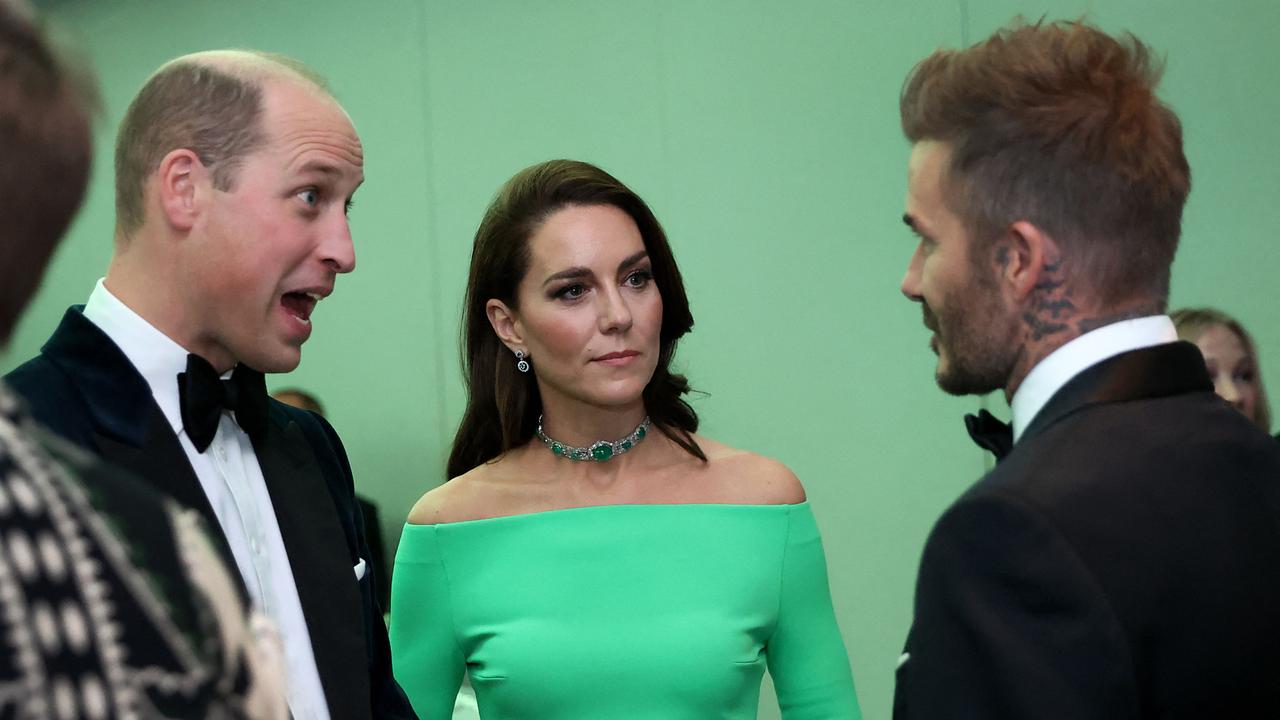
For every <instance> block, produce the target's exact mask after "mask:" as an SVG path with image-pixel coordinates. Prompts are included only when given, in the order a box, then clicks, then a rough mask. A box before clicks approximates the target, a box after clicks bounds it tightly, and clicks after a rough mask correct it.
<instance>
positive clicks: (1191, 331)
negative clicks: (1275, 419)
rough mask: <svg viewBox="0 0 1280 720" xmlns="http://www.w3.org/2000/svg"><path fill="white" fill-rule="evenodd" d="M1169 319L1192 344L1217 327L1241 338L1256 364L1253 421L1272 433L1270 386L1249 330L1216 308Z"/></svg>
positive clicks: (1184, 312)
mask: <svg viewBox="0 0 1280 720" xmlns="http://www.w3.org/2000/svg"><path fill="white" fill-rule="evenodd" d="M1169 317H1171V318H1173V325H1174V327H1176V328H1177V329H1178V337H1179V338H1181V339H1183V340H1187V341H1189V342H1195V341H1196V340H1197V339H1198V338H1199V337H1200V335H1202V334H1203V333H1204V331H1205V330H1208V329H1209V328H1211V327H1214V326H1215V325H1221V326H1222V327H1225V328H1226V329H1228V330H1230V331H1231V332H1232V333H1235V336H1236V337H1238V338H1240V344H1242V345H1244V351H1245V353H1247V354H1248V355H1249V360H1250V361H1251V362H1252V363H1253V368H1254V369H1253V372H1254V385H1255V386H1257V388H1258V402H1257V405H1256V409H1255V410H1254V411H1253V417H1252V418H1250V419H1251V420H1253V422H1254V423H1255V424H1257V425H1258V426H1259V427H1261V428H1262V429H1263V430H1266V431H1267V432H1271V405H1270V403H1269V402H1268V400H1267V387H1266V385H1265V384H1264V383H1263V382H1262V371H1261V366H1260V365H1259V363H1258V349H1257V346H1255V345H1254V344H1253V337H1252V336H1251V335H1249V331H1247V330H1245V329H1244V326H1243V325H1241V324H1240V321H1239V320H1236V319H1235V318H1233V317H1231V316H1230V315H1228V314H1226V313H1224V312H1222V311H1221V310H1217V309H1214V308H1208V307H1199V308H1182V309H1181V310H1175V311H1173V312H1171V313H1169Z"/></svg>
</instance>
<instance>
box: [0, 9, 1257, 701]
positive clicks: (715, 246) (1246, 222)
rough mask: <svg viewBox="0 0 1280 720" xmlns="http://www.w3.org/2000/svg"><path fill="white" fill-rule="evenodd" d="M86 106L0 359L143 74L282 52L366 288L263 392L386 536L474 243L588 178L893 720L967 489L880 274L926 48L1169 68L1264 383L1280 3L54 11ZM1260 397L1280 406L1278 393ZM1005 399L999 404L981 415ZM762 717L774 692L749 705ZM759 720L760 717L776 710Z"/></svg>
mask: <svg viewBox="0 0 1280 720" xmlns="http://www.w3.org/2000/svg"><path fill="white" fill-rule="evenodd" d="M47 9H48V11H49V12H50V13H51V15H52V17H53V19H54V20H55V21H56V22H57V23H58V24H60V25H61V26H63V27H64V28H65V29H66V30H68V31H69V32H70V33H71V34H72V36H73V37H74V38H75V39H76V42H78V44H80V45H81V46H82V47H83V48H85V50H86V52H87V54H88V55H89V57H90V58H91V59H92V61H93V63H94V65H95V66H96V68H97V70H98V72H99V74H100V75H101V76H102V81H103V84H104V86H105V94H106V117H105V118H104V120H103V123H102V127H101V134H100V137H101V148H100V154H99V157H100V162H99V165H98V167H97V169H96V174H95V182H94V185H93V188H92V190H91V195H90V198H89V201H88V205H87V207H86V208H85V211H84V212H83V213H82V215H81V217H80V220H79V221H78V223H77V224H76V226H75V228H74V229H73V232H72V233H71V237H70V238H69V240H68V241H67V243H66V244H65V246H64V247H63V249H62V251H61V252H60V253H59V255H58V257H57V259H56V262H55V264H54V266H53V268H52V270H51V271H50V274H49V276H48V278H47V280H46V282H45V286H44V289H43V291H42V292H41V294H40V296H39V297H38V298H37V300H36V301H35V304H34V307H33V308H32V310H31V313H30V315H29V316H28V318H27V321H26V322H25V323H24V324H23V325H22V327H21V328H20V330H19V332H18V334H17V336H16V338H15V342H14V345H13V348H12V349H11V351H10V354H9V356H8V357H7V358H6V359H5V362H4V364H3V369H8V368H9V367H12V366H13V365H14V364H16V363H17V362H18V361H20V360H21V359H24V358H25V357H27V356H29V355H31V354H33V353H34V352H36V350H37V349H38V347H39V345H40V343H41V342H42V341H43V339H44V338H45V336H46V335H47V334H48V332H49V331H50V329H51V328H52V326H53V325H54V324H55V322H56V321H57V318H58V317H59V316H60V314H61V312H62V310H63V308H64V307H65V306H66V305H68V304H71V303H73V302H82V301H83V300H84V298H85V297H86V296H87V294H88V292H89V290H90V288H91V286H92V283H93V281H94V279H96V278H97V277H98V276H99V275H100V274H101V273H102V271H103V269H104V268H105V265H106V261H107V258H108V257H109V253H110V228H111V224H112V210H111V204H112V194H111V182H110V153H109V145H110V141H111V137H112V134H113V132H112V131H113V129H114V126H115V124H116V122H117V121H118V120H119V118H120V116H121V114H122V113H123V110H124V108H125V106H126V104H127V102H128V100H129V99H130V98H131V96H132V95H133V94H134V92H136V90H137V88H138V87H139V86H140V85H141V83H142V81H143V80H144V79H145V77H146V76H147V74H148V73H149V72H150V71H151V70H152V69H153V68H155V67H156V66H157V65H159V64H160V63H161V62H163V61H164V60H166V59H168V58H170V57H172V56H175V55H178V54H181V53H185V52H190V51H194V50H200V49H207V48H214V47H224V46H238V47H255V48H262V49H268V50H274V51H279V52H284V53H287V54H290V55H294V56H296V57H299V58H300V59H302V60H304V61H306V62H308V63H310V64H311V65H313V66H314V67H315V68H316V69H318V70H319V71H321V72H322V73H324V74H325V75H327V76H328V77H329V78H330V80H331V81H332V85H333V88H334V90H335V92H336V93H337V94H338V96H339V97H340V98H341V100H342V101H343V103H344V104H345V105H346V107H347V109H348V110H349V111H350V113H351V115H352V117H353V118H354V120H355V123H356V125H357V127H358V129H359V130H360V132H361V135H362V136H363V138H364V142H365V148H366V155H367V163H368V164H367V167H366V170H367V173H368V182H367V183H366V185H365V187H364V188H363V189H362V190H361V191H360V194H359V195H358V197H357V207H356V209H355V210H354V213H353V226H354V232H355V234H356V243H357V250H358V254H359V268H358V270H357V272H356V273H355V274H353V275H351V276H348V277H344V278H342V279H341V280H340V281H339V283H338V291H337V294H336V295H335V296H334V297H333V298H331V299H330V300H328V301H326V302H325V303H323V304H322V306H321V307H320V309H319V310H318V311H317V314H316V319H315V322H316V332H315V335H314V338H313V339H312V340H311V342H310V343H309V344H308V345H307V348H306V352H305V353H304V359H303V364H302V366H301V368H299V369H298V370H297V371H296V372H295V373H293V374H292V375H291V376H289V377H281V378H276V379H275V380H274V382H273V386H275V387H279V386H282V385H284V384H290V385H292V384H296V385H301V386H304V387H307V388H310V389H312V390H314V391H315V392H317V393H318V394H319V395H321V396H322V398H323V399H324V401H325V402H326V403H327V404H328V405H329V407H330V414H331V417H332V420H333V422H334V424H335V425H336V427H337V428H338V430H339V432H340V433H341V434H342V437H343V439H344V441H345V442H346V445H347V449H348V452H349V453H350V455H351V460H352V464H353V466H354V468H355V471H356V474H357V483H358V486H359V488H360V489H361V490H362V491H363V492H365V493H367V494H369V495H372V496H373V497H374V498H376V499H377V500H378V501H379V502H380V503H381V505H382V512H383V515H384V522H383V525H384V527H383V530H384V532H385V533H386V534H387V536H388V540H389V542H391V543H392V545H393V546H394V542H395V540H396V538H397V536H398V528H399V524H400V522H401V521H402V519H403V516H404V514H405V512H406V511H407V509H408V507H409V506H410V505H411V504H412V502H413V500H414V499H416V498H417V497H418V496H419V495H420V494H421V493H422V492H423V491H425V490H426V489H428V488H429V487H431V486H433V485H434V484H436V483H437V482H439V481H440V479H441V471H442V466H443V457H444V453H445V451H446V448H447V443H448V441H449V438H450V436H451V433H452V430H453V426H454V423H455V422H456V420H457V418H458V417H459V415H460V414H461V410H462V402H463V397H462V390H461V385H460V382H459V372H458V364H457V351H456V329H457V316H458V310H459V303H460V298H461V294H462V288H463V285H464V282H465V278H466V270H467V259H468V257H469V252H470V241H471V235H472V233H473V232H474V230H475V226H476V224H477V222H478V221H479V218H480V215H481V213H482V211H483V208H484V206H485V205H486V204H487V202H488V200H489V198H490V197H491V195H492V193H493V192H494V190H496V188H497V187H498V185H499V184H501V183H502V181H503V180H505V179H506V178H507V177H508V176H509V175H511V174H512V173H513V172H514V171H516V170H517V169H519V168H521V167H523V166H525V165H528V164H530V163H533V162H536V161H539V160H543V159H547V158H551V157H561V156H563V157H575V158H581V159H586V160H590V161H593V162H596V163H598V164H601V165H602V166H604V167H605V168H606V169H608V170H610V171H612V172H613V173H615V174H616V175H618V176H619V177H620V178H622V179H623V180H624V181H626V182H628V183H629V184H631V185H632V186H633V187H634V188H635V189H637V191H639V192H640V193H641V194H642V195H643V196H644V197H645V198H647V199H648V200H649V201H650V202H651V203H652V205H653V207H654V209H655V211H656V212H657V214H658V217H659V218H660V219H661V220H662V221H663V222H664V224H665V225H666V227H667V230H668V232H669V234H670V236H671V240H672V244H673V245H674V247H675V250H676V253H677V256H678V258H679V260H680V263H681V267H682V270H683V272H684V275H685V278H686V282H687V284H688V287H689V291H690V296H691V300H692V302H693V309H694V313H695V316H696V318H697V328H696V330H695V332H694V334H693V335H692V336H691V337H689V338H688V339H687V340H686V341H685V343H684V344H683V346H682V347H681V351H680V356H679V363H680V365H681V366H682V367H684V368H685V369H686V370H687V371H688V373H689V374H690V376H691V378H692V379H693V381H694V383H695V385H696V386H697V387H698V388H700V389H702V390H705V391H707V392H708V393H710V395H708V396H706V397H703V398H700V399H698V400H697V401H696V406H697V408H698V410H699V411H700V412H701V413H702V415H703V418H704V421H705V425H704V429H705V431H706V433H707V434H709V435H711V436H714V437H717V438H719V439H722V440H724V441H726V442H728V443H730V444H733V445H738V446H742V447H747V448H750V449H753V450H757V451H759V452H762V453H765V454H769V455H772V456H775V457H778V458H780V459H782V460H783V461H785V462H786V463H788V464H789V465H791V466H792V467H793V468H794V469H795V470H796V472H797V473H798V474H799V475H800V477H801V478H802V479H803V480H804V481H805V484H806V485H807V487H808V490H809V494H810V497H811V498H812V500H813V503H814V506H815V510H816V512H817V515H818V518H819V521H820V523H821V525H822V529H823V532H824V534H825V538H826V545H827V549H828V554H829V561H830V567H831V580H832V591H833V594H834V597H835V601H836V605H837V609H838V612H839V616H840V621H841V625H842V627H843V629H844V633H845V639H846V641H847V644H848V646H849V649H850V654H851V656H852V659H853V664H854V670H855V673H856V677H857V681H858V685H859V689H860V691H861V695H862V701H863V706H864V710H865V711H866V714H867V716H868V717H869V718H887V717H888V716H889V712H890V705H891V697H892V683H893V679H892V673H893V667H894V661H895V660H896V658H897V656H898V652H899V649H900V647H901V644H902V640H903V637H904V634H905V632H906V628H907V624H908V623H909V621H910V614H911V610H910V608H911V595H912V584H913V579H914V576H915V570H916V563H917V560H918V556H919V552H920V548H921V545H922V543H923V541H924V538H925V534H926V533H927V532H928V529H929V527H930V525H931V524H932V522H933V520H934V518H935V517H936V516H937V515H938V513H939V512H940V511H941V510H942V509H943V508H944V507H945V505H946V504H947V503H948V502H950V500H951V499H953V498H954V497H955V496H956V495H957V494H959V493H960V492H961V491H962V489H963V488H964V487H965V486H966V485H967V484H968V483H970V482H971V481H972V480H974V479H975V478H976V477H977V476H978V475H979V474H980V472H981V471H982V467H983V458H982V457H981V455H980V454H979V453H978V452H977V451H976V450H974V449H973V448H972V447H971V446H970V445H969V443H968V441H967V439H966V437H965V434H964V431H963V428H962V426H961V423H960V416H961V414H962V413H964V412H965V411H968V410H969V409H971V408H973V407H975V406H976V402H975V401H973V400H957V399H953V398H948V397H946V396H944V395H943V394H942V393H941V392H939V391H938V390H937V389H936V388H935V387H934V386H933V382H932V370H933V357H932V355H931V354H930V353H929V352H928V350H927V348H926V344H925V343H926V339H927V337H926V332H925V331H924V330H923V328H922V327H921V324H920V311H919V309H918V308H917V307H916V306H914V305H912V304H910V303H908V302H906V301H905V300H903V298H902V297H901V295H899V293H898V282H899V280H900V278H901V274H902V271H903V269H904V267H905V263H906V261H907V259H908V256H909V254H910V252H911V250H912V246H913V243H912V240H911V238H910V237H909V235H908V233H907V231H906V230H905V229H904V228H903V227H902V226H901V222H900V220H899V217H900V215H901V208H902V195H903V191H904V187H905V162H906V155H907V146H906V144H905V142H904V141H903V140H902V139H901V136H900V133H899V131H898V126H897V104H896V102H897V93H898V90H899V87H900V85H901V83H902V79H903V77H904V75H905V74H906V72H907V70H908V69H909V68H910V67H911V65H912V64H913V63H914V62H915V61H916V60H918V59H919V58H921V57H923V56H924V55H926V54H927V53H928V52H929V51H931V50H932V49H934V48H935V47H937V46H939V45H956V44H958V43H960V42H961V41H962V39H964V38H969V39H972V40H977V39H980V38H981V37H983V36H985V35H986V34H988V33H989V32H990V31H991V30H992V29H994V28H995V27H997V26H999V25H1000V24H1002V23H1004V22H1005V21H1007V20H1008V19H1009V18H1010V17H1012V16H1013V15H1014V14H1016V13H1018V12H1021V13H1024V14H1026V15H1028V16H1032V17H1038V16H1040V15H1042V14H1045V13H1048V14H1049V15H1050V16H1051V17H1074V16H1077V15H1079V14H1081V13H1082V12H1086V11H1087V12H1090V13H1091V14H1092V17H1093V18H1094V19H1095V20H1097V21H1098V22H1100V23H1101V24H1102V25H1104V26H1105V27H1107V28H1109V29H1120V28H1128V29H1132V30H1134V31H1135V32H1137V33H1138V34H1139V35H1140V36H1141V37H1143V38H1144V39H1146V40H1147V41H1149V42H1151V43H1152V44H1154V45H1155V46H1156V47H1157V48H1158V49H1160V50H1161V51H1165V52H1167V53H1168V55H1169V66H1168V67H1169V69H1168V75H1167V78H1168V79H1167V82H1166V84H1165V96H1166V97H1167V98H1168V99H1169V100H1170V101H1171V102H1172V104H1173V105H1174V106H1175V107H1176V108H1177V110H1178V111H1179V112H1180V113H1181V114H1182V117H1183V119H1184V121H1185V123H1186V128H1187V148H1188V153H1189V155H1190V158H1191V161H1192V165H1193V168H1194V172H1195V185H1196V187H1195V190H1194V192H1193V193H1192V199H1191V203H1190V206H1189V208H1188V211H1187V218H1186V234H1185V238H1184V244H1183V249H1182V252H1181V254H1180V257H1179V261H1178V264H1177V266H1176V268H1175V284H1174V302H1175V304H1184V303H1213V304H1218V305H1220V306H1221V307H1223V308H1226V309H1228V310H1230V311H1232V312H1234V313H1236V314H1238V315H1239V316H1240V317H1241V318H1242V320H1243V321H1244V322H1245V324H1246V325H1247V326H1249V327H1250V328H1252V329H1253V331H1254V332H1255V334H1256V337H1257V340H1258V343H1259V345H1260V347H1261V348H1262V350H1263V353H1264V357H1263V359H1264V362H1265V365H1264V372H1265V373H1266V374H1267V375H1269V376H1270V377H1272V378H1273V379H1274V380H1273V382H1275V383H1280V324H1277V323H1276V322H1275V321H1274V317H1273V316H1272V315H1271V314H1270V313H1271V311H1272V308H1271V304H1272V301H1273V299H1274V297H1275V295H1274V292H1272V291H1271V288H1272V284H1271V283H1272V279H1273V278H1274V277H1276V275H1277V271H1278V270H1280V261H1278V257H1280V255H1278V254H1277V252H1276V251H1275V250H1274V249H1273V242H1272V238H1271V235H1272V233H1273V230H1272V229H1273V228H1276V227H1280V203H1278V202H1277V201H1276V198H1277V197H1280V174H1278V173H1277V172H1276V168H1277V166H1280V150H1277V147H1276V144H1275V143H1274V141H1273V140H1274V133H1272V132H1268V129H1269V125H1270V124H1271V123H1272V122H1273V119H1274V118H1275V117H1276V116H1277V115H1280V112H1278V111H1280V89H1278V88H1280V85H1278V84H1277V83H1276V79H1275V77H1274V73H1275V70H1274V68H1275V67H1277V66H1278V65H1280V63H1278V61H1280V50H1278V49H1277V46H1276V43H1275V42H1274V39H1275V29H1276V27H1277V26H1278V25H1280V3H1275V2H1273V1H1272V0H1254V1H1252V2H1250V1H1248V0H1233V1H1231V2H1219V3H1206V2H1202V1H1199V0H1187V1H1185V2H1142V1H1139V0H1114V1H1111V2H1079V1H1070V0H1061V1H1058V2H1041V3H1033V2H1016V1H1013V0H986V1H985V2H982V3H974V4H973V6H972V7H971V6H969V4H968V3H967V2H964V0H960V2H957V0H901V1H899V2H895V3H888V2H883V3H872V2H851V1H846V2H835V1H830V2H821V1H817V0H806V1H805V2H790V3H782V2H743V1H738V2H730V1H727V0H725V1H718V2H710V1H706V2H699V1H695V0H689V1H686V2H676V1H672V0H665V1H657V0H626V1H608V2H604V1H600V0H595V1H587V0H583V1H581V2H549V1H548V2H516V1H514V0H512V1H510V2H462V1H458V2H431V1H429V0H384V1H381V2H367V3H357V2H344V3H318V2H314V1H312V2H294V1H292V0H290V1H288V2H285V1H277V2H249V1H246V0H222V1H220V2H201V3H181V4H179V3H159V2H146V1H143V0H133V1H125V0H95V1H93V2H74V1H71V0H64V1H62V2H54V3H49V4H48V5H47ZM1277 389H1280V386H1278V388H1277ZM996 404H997V405H998V406H1000V409H1004V408H1003V403H1002V402H999V401H998V402H996ZM766 696H767V694H766ZM763 707H764V711H763V712H762V717H764V718H775V717H777V710H776V706H774V705H773V703H772V699H771V698H770V699H768V700H766V701H765V702H764V703H763Z"/></svg>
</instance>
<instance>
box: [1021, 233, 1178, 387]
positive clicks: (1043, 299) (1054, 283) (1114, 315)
mask: <svg viewBox="0 0 1280 720" xmlns="http://www.w3.org/2000/svg"><path fill="white" fill-rule="evenodd" d="M1077 284H1078V283H1077V282H1076V281H1074V280H1073V279H1072V278H1071V277H1070V275H1069V274H1068V273H1067V272H1066V270H1065V268H1064V267H1063V261H1062V257H1061V255H1060V254H1055V255H1054V256H1053V257H1047V258H1046V259H1045V264H1044V271H1043V274H1042V275H1041V277H1040V281H1039V282H1038V283H1036V286H1035V287H1034V288H1032V290H1031V293H1030V294H1029V295H1028V296H1027V300H1026V304H1025V305H1024V307H1023V310H1022V323H1021V331H1022V344H1021V348H1020V352H1019V353H1018V359H1017V362H1016V363H1015V365H1014V368H1013V372H1012V373H1010V375H1009V382H1008V384H1006V385H1005V391H1004V396H1005V399H1006V400H1009V401H1012V399H1013V394H1014V393H1016V392H1017V391H1018V387H1019V386H1021V385H1022V381H1023V380H1024V379H1026V377H1027V373H1029V372H1031V369H1032V368H1034V367H1035V366H1036V365H1037V364H1039V363H1040V361H1041V360H1044V359H1045V358H1046V357H1048V356H1049V355H1050V354H1051V353H1052V352H1053V351H1054V350H1057V349H1058V348H1060V347H1062V346H1063V345H1066V344H1067V343H1069V342H1071V341H1072V340H1074V339H1076V338H1078V337H1080V336H1081V335H1084V334H1085V333H1087V332H1091V331H1093V330H1097V329H1098V328H1100V327H1104V326H1106V325H1110V324H1112V323H1117V322H1120V321H1122V320H1133V319H1135V318H1140V317H1147V316H1148V315H1158V314H1160V313H1161V312H1163V307H1162V303H1160V302H1159V301H1156V300H1152V299H1149V298H1142V299H1138V300H1134V301H1131V302H1126V303H1123V304H1121V305H1113V306H1108V307H1101V306H1099V305H1098V303H1096V302H1094V301H1093V298H1091V297H1088V294H1087V293H1084V292H1077V288H1076V285H1077Z"/></svg>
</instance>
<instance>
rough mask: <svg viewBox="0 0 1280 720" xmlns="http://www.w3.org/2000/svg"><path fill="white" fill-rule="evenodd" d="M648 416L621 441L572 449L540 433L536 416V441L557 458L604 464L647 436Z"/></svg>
mask: <svg viewBox="0 0 1280 720" xmlns="http://www.w3.org/2000/svg"><path fill="white" fill-rule="evenodd" d="M650 425H651V423H650V422H649V416H648V415H645V416H644V420H641V421H640V424H639V425H637V426H636V429H635V430H632V431H631V434H629V435H627V436H626V437H624V438H622V439H621V440H614V441H613V442H609V441H608V440H597V441H596V442H594V443H592V444H591V445H589V446H587V447H574V446H572V445H568V444H566V443H562V442H560V441H559V440H552V439H551V438H549V437H547V434H546V433H544V432H542V416H541V415H539V416H538V439H539V440H541V441H542V442H543V443H545V444H546V446H547V447H549V448H551V452H552V453H553V454H555V455H556V456H557V457H562V458H568V459H570V460H578V461H581V460H594V461H595V462H606V461H608V460H611V459H613V458H614V457H616V456H618V455H621V454H622V453H624V452H627V451H628V450H630V449H632V448H634V447H635V446H636V445H639V444H640V441H641V440H643V439H644V436H645V435H648V434H649V427H650Z"/></svg>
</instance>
